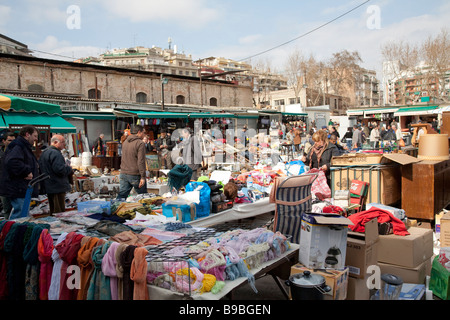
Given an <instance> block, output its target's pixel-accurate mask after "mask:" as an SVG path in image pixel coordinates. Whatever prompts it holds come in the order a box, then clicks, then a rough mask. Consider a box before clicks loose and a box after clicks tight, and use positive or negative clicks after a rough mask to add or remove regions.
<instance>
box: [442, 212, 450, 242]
mask: <svg viewBox="0 0 450 320" xmlns="http://www.w3.org/2000/svg"><path fill="white" fill-rule="evenodd" d="M439 229H440V235H439V240H440V241H441V247H450V213H449V212H447V213H444V215H443V216H442V217H441V218H440V226H439Z"/></svg>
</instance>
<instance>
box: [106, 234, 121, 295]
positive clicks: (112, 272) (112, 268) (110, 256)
mask: <svg viewBox="0 0 450 320" xmlns="http://www.w3.org/2000/svg"><path fill="white" fill-rule="evenodd" d="M118 247H119V243H118V242H113V243H111V245H110V246H109V248H108V251H106V253H105V256H104V257H103V260H102V272H103V274H104V275H105V276H107V277H109V280H110V286H111V300H119V299H118V289H117V288H118V283H117V280H118V279H117V271H116V264H117V260H116V251H117V248H118Z"/></svg>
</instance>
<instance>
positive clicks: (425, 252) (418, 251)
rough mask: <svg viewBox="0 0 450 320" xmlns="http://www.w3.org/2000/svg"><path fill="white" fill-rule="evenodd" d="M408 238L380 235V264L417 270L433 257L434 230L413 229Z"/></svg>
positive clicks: (410, 230)
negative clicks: (416, 268)
mask: <svg viewBox="0 0 450 320" xmlns="http://www.w3.org/2000/svg"><path fill="white" fill-rule="evenodd" d="M408 232H409V233H410V234H409V235H407V236H398V235H395V234H389V235H380V236H379V248H378V262H384V263H386V264H395V265H398V266H404V267H409V268H415V267H417V266H419V265H420V264H421V263H423V262H424V261H425V260H427V259H429V258H431V256H432V255H433V230H431V229H425V228H419V227H411V228H409V229H408Z"/></svg>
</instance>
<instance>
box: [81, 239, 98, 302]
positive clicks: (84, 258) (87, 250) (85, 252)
mask: <svg viewBox="0 0 450 320" xmlns="http://www.w3.org/2000/svg"><path fill="white" fill-rule="evenodd" d="M85 238H87V239H83V240H84V241H83V242H82V243H83V244H82V246H81V247H80V250H78V256H77V263H78V266H79V267H80V289H79V290H78V294H77V300H86V296H87V290H88V288H89V282H90V280H91V274H92V270H93V269H94V266H93V264H92V261H91V256H92V250H93V249H94V247H95V246H97V245H98V242H99V239H98V238H97V237H85Z"/></svg>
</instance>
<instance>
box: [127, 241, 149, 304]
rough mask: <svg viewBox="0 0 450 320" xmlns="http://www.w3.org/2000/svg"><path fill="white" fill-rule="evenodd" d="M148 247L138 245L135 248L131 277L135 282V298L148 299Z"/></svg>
mask: <svg viewBox="0 0 450 320" xmlns="http://www.w3.org/2000/svg"><path fill="white" fill-rule="evenodd" d="M147 254H148V251H147V249H145V248H144V247H138V248H136V250H134V258H133V262H132V263H131V270H130V279H131V280H133V282H134V290H133V300H148V289H147V260H145V256H146V255H147Z"/></svg>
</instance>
